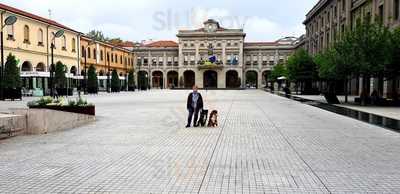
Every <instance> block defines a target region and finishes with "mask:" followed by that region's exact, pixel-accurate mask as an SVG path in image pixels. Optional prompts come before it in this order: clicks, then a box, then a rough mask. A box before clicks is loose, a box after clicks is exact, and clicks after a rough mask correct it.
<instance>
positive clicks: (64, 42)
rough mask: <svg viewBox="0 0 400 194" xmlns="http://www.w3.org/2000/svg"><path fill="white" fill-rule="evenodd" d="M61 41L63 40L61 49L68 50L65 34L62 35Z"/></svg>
mask: <svg viewBox="0 0 400 194" xmlns="http://www.w3.org/2000/svg"><path fill="white" fill-rule="evenodd" d="M61 41H62V48H61V49H62V50H63V51H66V50H67V39H66V38H65V35H64V36H62V38H61Z"/></svg>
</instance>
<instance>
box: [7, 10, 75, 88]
mask: <svg viewBox="0 0 400 194" xmlns="http://www.w3.org/2000/svg"><path fill="white" fill-rule="evenodd" d="M0 12H1V13H0V14H1V15H0V17H1V22H2V23H1V25H2V26H3V25H4V23H3V22H4V20H5V18H7V17H8V16H10V15H14V16H16V17H17V22H16V23H15V24H14V25H10V26H5V28H4V29H3V30H4V38H3V42H4V61H6V58H7V56H8V55H9V54H12V55H15V56H16V58H17V60H18V62H19V63H18V66H19V67H20V72H21V78H22V86H23V88H25V89H29V90H34V91H35V92H37V93H38V95H40V94H41V95H43V94H46V93H48V88H49V77H50V73H49V69H50V66H51V42H52V41H53V43H54V45H55V48H54V63H57V62H62V63H63V64H64V65H66V67H67V69H69V70H70V69H74V68H77V67H79V60H78V59H79V58H78V55H79V47H78V44H79V36H80V33H79V32H77V31H75V30H73V29H70V28H68V27H66V26H64V25H61V24H59V23H57V22H55V21H52V20H49V19H45V18H42V17H39V16H36V15H33V14H30V13H27V12H25V11H22V10H19V9H16V8H13V7H10V6H7V5H4V4H0ZM58 30H64V35H63V36H62V37H60V38H54V35H53V34H54V33H55V32H56V31H58ZM67 77H68V78H69V80H71V79H73V78H74V77H73V75H71V74H67ZM69 84H72V82H71V81H70V82H69Z"/></svg>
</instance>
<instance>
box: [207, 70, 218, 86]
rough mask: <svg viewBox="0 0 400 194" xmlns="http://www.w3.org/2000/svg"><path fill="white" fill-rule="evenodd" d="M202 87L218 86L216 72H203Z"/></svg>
mask: <svg viewBox="0 0 400 194" xmlns="http://www.w3.org/2000/svg"><path fill="white" fill-rule="evenodd" d="M203 84H204V88H218V73H217V72H215V71H212V70H208V71H205V72H204V78H203Z"/></svg>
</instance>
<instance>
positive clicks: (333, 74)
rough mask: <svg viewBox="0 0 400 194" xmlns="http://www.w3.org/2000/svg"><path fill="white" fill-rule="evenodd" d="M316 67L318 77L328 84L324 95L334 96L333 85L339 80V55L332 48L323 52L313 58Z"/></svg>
mask: <svg viewBox="0 0 400 194" xmlns="http://www.w3.org/2000/svg"><path fill="white" fill-rule="evenodd" d="M314 61H315V63H316V64H317V66H318V72H319V77H320V78H321V79H323V80H326V81H327V82H328V89H327V91H325V93H330V94H333V95H336V90H335V88H336V87H335V84H336V82H337V80H340V76H339V65H338V64H339V63H340V62H339V54H338V53H337V50H336V49H334V48H330V49H327V50H325V51H324V52H322V53H320V54H318V55H316V56H315V58H314Z"/></svg>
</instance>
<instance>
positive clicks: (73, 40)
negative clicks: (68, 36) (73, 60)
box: [71, 38, 76, 53]
mask: <svg viewBox="0 0 400 194" xmlns="http://www.w3.org/2000/svg"><path fill="white" fill-rule="evenodd" d="M71 47H72V52H73V53H74V52H76V40H75V38H72V40H71Z"/></svg>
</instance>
